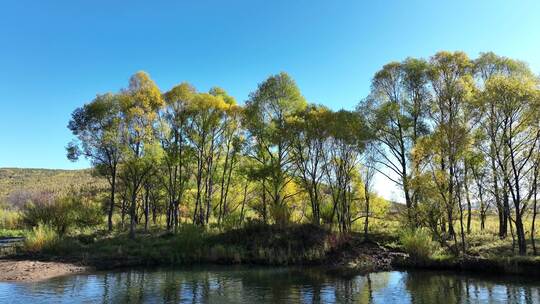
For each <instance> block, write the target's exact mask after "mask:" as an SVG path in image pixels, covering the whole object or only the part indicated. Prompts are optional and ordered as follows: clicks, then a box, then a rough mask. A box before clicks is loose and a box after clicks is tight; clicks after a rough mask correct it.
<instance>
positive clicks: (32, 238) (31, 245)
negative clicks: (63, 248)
mask: <svg viewBox="0 0 540 304" xmlns="http://www.w3.org/2000/svg"><path fill="white" fill-rule="evenodd" d="M58 241H59V237H58V233H57V232H56V229H55V228H53V227H52V226H50V225H47V224H43V223H39V224H38V225H37V226H35V227H33V228H32V230H30V232H28V233H27V234H26V238H25V241H24V249H25V250H27V251H28V252H31V253H38V252H41V251H44V250H47V249H50V248H52V247H53V246H55V245H56V244H57V243H58Z"/></svg>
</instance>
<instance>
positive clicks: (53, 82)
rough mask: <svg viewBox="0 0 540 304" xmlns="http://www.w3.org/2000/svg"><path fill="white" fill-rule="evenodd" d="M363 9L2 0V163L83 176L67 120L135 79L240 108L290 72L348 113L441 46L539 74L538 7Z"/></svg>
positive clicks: (381, 5)
mask: <svg viewBox="0 0 540 304" xmlns="http://www.w3.org/2000/svg"><path fill="white" fill-rule="evenodd" d="M113 2H114V3H113ZM367 2H368V1H365V3H364V2H363V1H290V0H286V1H263V0H260V1H258V0H252V1H234V0H230V1H73V0H71V1H37V0H36V1H24V0H15V1H11V0H2V1H0V105H1V107H0V167H39V168H82V167H87V166H88V163H86V162H78V163H71V162H69V161H68V160H67V159H66V158H65V151H64V147H65V145H66V144H67V143H68V142H69V141H70V139H71V135H70V133H69V131H68V130H67V128H66V125H67V122H68V120H69V118H70V113H71V112H72V111H73V110H74V109H75V108H76V107H78V106H80V105H82V104H83V103H85V102H88V101H90V100H91V99H92V98H93V97H94V96H95V95H96V94H97V93H104V92H108V91H118V90H119V89H120V88H122V87H124V86H126V84H127V80H128V78H129V76H130V75H131V74H133V73H135V72H136V71H138V70H145V71H147V72H148V73H150V75H151V77H152V78H153V79H154V80H155V81H156V82H157V84H158V85H159V86H160V88H161V89H162V90H168V89H169V88H171V87H172V86H173V85H174V84H177V83H179V82H182V81H189V82H191V83H192V84H194V85H195V86H196V87H197V88H198V89H199V90H207V89H209V88H210V87H211V86H214V85H218V86H221V87H223V88H224V89H226V90H227V91H228V92H229V93H230V94H231V95H233V96H235V97H236V98H237V100H238V101H239V102H243V101H245V100H246V98H247V96H248V94H249V92H251V91H253V90H254V89H255V88H256V85H257V83H259V82H261V81H262V80H264V79H265V78H266V77H267V76H268V75H270V74H274V73H278V72H280V71H286V72H288V73H289V74H290V75H291V76H292V77H293V78H294V79H295V80H296V81H297V83H298V85H299V86H300V89H301V90H302V92H303V94H304V96H305V97H306V98H307V99H308V100H309V101H312V102H317V103H322V104H326V105H328V106H330V107H332V108H334V109H338V108H346V109H352V108H353V107H354V106H355V105H356V103H357V102H358V100H360V99H361V98H362V97H364V96H365V95H366V94H367V93H368V90H369V84H370V78H371V77H372V75H373V74H374V72H376V71H377V69H379V68H380V67H381V66H382V65H383V64H385V63H387V62H389V61H393V60H401V59H404V58H405V57H407V56H415V57H428V56H430V55H432V54H434V53H435V52H436V51H439V50H463V51H466V52H467V53H468V54H469V55H470V56H472V57H476V56H477V54H478V53H479V52H481V51H494V52H496V53H498V54H501V55H505V56H510V57H514V58H518V59H521V60H524V61H527V62H528V63H529V64H530V66H531V68H532V69H533V71H535V72H536V73H538V72H539V71H540V1H502V0H501V1H493V0H492V1H427V0H426V1H369V2H371V3H369V4H368V3H367ZM518 3H519V4H518Z"/></svg>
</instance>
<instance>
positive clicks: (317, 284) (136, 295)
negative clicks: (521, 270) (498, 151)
mask: <svg viewBox="0 0 540 304" xmlns="http://www.w3.org/2000/svg"><path fill="white" fill-rule="evenodd" d="M0 302H2V303H32V302H34V303H75V302H92V303H96V302H97V303H257V304H262V303H540V283H539V282H538V281H533V280H530V279H529V280H525V279H523V278H516V277H514V278H493V277H491V278H490V277H479V276H471V275H464V274H455V273H441V272H424V271H413V272H398V271H394V272H380V273H371V274H367V275H358V276H354V277H347V278H344V277H340V276H336V275H335V274H332V275H331V274H328V273H327V272H325V271H323V270H321V269H313V268H310V269H294V268H231V267H219V268H216V267H212V268H192V269H182V270H171V269H162V270H130V271H116V272H108V273H97V274H91V275H76V276H69V277H63V278H57V279H52V280H48V281H45V282H39V283H0Z"/></svg>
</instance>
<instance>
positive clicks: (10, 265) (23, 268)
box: [0, 259, 90, 282]
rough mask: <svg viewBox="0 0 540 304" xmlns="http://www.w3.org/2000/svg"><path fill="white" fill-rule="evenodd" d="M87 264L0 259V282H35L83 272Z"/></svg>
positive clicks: (87, 269)
mask: <svg viewBox="0 0 540 304" xmlns="http://www.w3.org/2000/svg"><path fill="white" fill-rule="evenodd" d="M89 270H90V267H88V266H79V265H75V264H71V263H64V262H42V261H36V260H12V259H10V260H0V282H4V281H23V282H37V281H42V280H47V279H50V278H54V277H59V276H64V275H70V274H76V273H83V272H86V271H89Z"/></svg>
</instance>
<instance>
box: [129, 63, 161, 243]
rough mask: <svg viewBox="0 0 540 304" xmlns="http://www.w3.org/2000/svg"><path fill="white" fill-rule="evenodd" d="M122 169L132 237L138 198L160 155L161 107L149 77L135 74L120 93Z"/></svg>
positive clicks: (135, 222)
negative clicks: (128, 203)
mask: <svg viewBox="0 0 540 304" xmlns="http://www.w3.org/2000/svg"><path fill="white" fill-rule="evenodd" d="M120 100H121V102H120V104H121V112H122V119H123V121H122V126H123V128H122V143H123V153H124V155H125V159H124V162H123V170H124V176H125V181H126V185H127V187H128V189H129V199H130V205H129V215H130V226H129V236H130V237H131V238H134V237H135V226H136V224H137V214H136V211H137V196H138V195H139V190H140V189H141V186H142V184H143V182H144V181H145V179H146V178H147V177H148V175H149V173H150V172H151V170H152V168H153V166H154V164H155V161H156V159H155V158H156V157H157V156H158V155H159V149H158V147H159V146H158V145H157V144H156V141H155V139H156V137H155V133H156V132H155V127H156V119H157V113H158V110H159V109H160V108H161V107H162V106H163V99H162V96H161V93H160V91H159V89H158V87H157V86H156V84H155V83H154V81H153V80H152V79H150V76H149V75H148V74H146V73H145V72H137V73H136V74H135V75H133V76H132V77H131V78H130V80H129V86H128V88H127V89H125V90H123V91H122V94H121V99H120Z"/></svg>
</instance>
